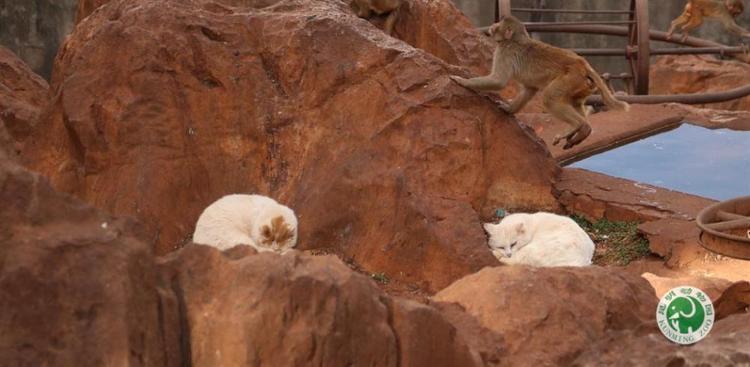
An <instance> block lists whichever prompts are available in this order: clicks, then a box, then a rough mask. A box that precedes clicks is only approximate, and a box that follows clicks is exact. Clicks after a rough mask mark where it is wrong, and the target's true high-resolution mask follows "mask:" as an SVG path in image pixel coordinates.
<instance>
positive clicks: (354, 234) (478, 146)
mask: <svg viewBox="0 0 750 367" xmlns="http://www.w3.org/2000/svg"><path fill="white" fill-rule="evenodd" d="M229 3H231V4H229V5H227V4H228V2H226V1H225V2H224V3H223V4H222V3H220V2H211V1H198V0H195V1H192V0H168V1H157V0H137V1H122V0H120V1H113V2H110V3H108V4H107V5H106V6H103V7H101V8H99V9H98V10H97V11H95V12H93V13H92V14H91V15H90V16H88V17H87V18H86V19H85V20H84V21H82V22H81V23H80V24H79V26H78V27H77V28H76V31H75V32H74V33H73V34H72V35H71V36H70V38H69V39H68V41H67V42H66V44H65V45H64V47H63V48H62V50H61V51H60V53H59V55H58V57H57V60H56V67H55V74H54V75H53V79H52V87H51V88H52V90H53V92H54V95H55V96H56V98H55V99H54V100H53V107H52V108H51V109H50V111H49V113H47V114H45V116H46V117H45V118H44V119H43V121H42V123H41V124H40V126H41V128H40V129H38V130H37V131H36V132H35V134H34V139H32V141H33V143H32V144H31V145H30V146H28V147H27V149H25V150H24V158H25V162H26V164H27V165H28V166H30V167H32V168H33V169H35V170H38V171H40V172H42V173H43V174H45V175H47V176H49V177H50V180H51V182H52V183H53V185H54V186H55V187H56V188H58V189H59V190H62V191H65V192H69V193H73V194H75V195H76V196H78V197H80V198H82V199H84V200H86V201H88V202H90V203H92V204H94V205H95V206H98V207H101V208H103V209H105V210H108V211H110V212H112V213H114V214H116V215H131V216H134V217H136V218H137V219H139V220H140V221H141V222H143V223H144V225H145V226H146V228H147V229H148V233H149V235H150V236H151V238H153V239H154V240H155V242H156V243H157V245H156V249H157V252H158V253H160V254H164V253H167V252H169V251H172V250H174V249H176V248H178V247H180V246H181V245H183V244H184V243H188V242H189V240H190V234H191V233H192V231H193V226H194V223H195V221H196V219H197V217H198V215H199V214H200V212H201V211H202V210H203V208H205V207H206V206H207V205H208V204H210V203H211V202H213V201H214V200H216V199H217V198H219V197H221V196H223V195H225V194H229V193H260V194H265V195H269V196H272V197H274V198H276V199H278V200H279V201H280V202H282V203H285V204H287V205H289V206H290V207H292V208H293V209H294V210H295V211H296V213H297V215H298V217H299V220H300V228H299V230H300V248H301V249H322V248H333V249H335V250H337V252H342V253H343V255H344V256H346V257H348V258H351V259H352V260H353V261H354V262H356V263H358V264H359V265H361V266H362V267H363V268H364V269H365V270H367V271H370V272H378V273H385V274H387V275H388V276H389V277H391V278H394V279H396V278H397V279H399V280H403V281H406V282H410V283H414V284H417V286H419V287H420V288H422V289H427V290H429V291H436V290H438V289H440V288H442V287H445V286H447V285H448V284H450V283H451V282H452V281H454V280H455V279H458V278H460V277H461V276H463V275H466V274H469V273H471V272H474V271H477V270H479V269H481V268H482V267H484V266H487V265H492V264H496V260H495V259H494V258H493V257H492V255H491V254H490V252H489V251H488V249H487V248H486V244H485V242H486V237H485V235H484V233H483V230H482V228H481V225H480V218H482V219H485V220H488V219H491V218H492V215H493V213H494V212H495V209H496V208H499V207H503V208H506V209H532V210H534V209H537V210H538V209H547V210H549V209H556V208H557V205H558V204H557V202H556V200H555V198H554V196H553V193H552V191H553V188H552V184H553V181H554V177H555V175H556V172H557V166H556V165H555V163H554V161H553V160H552V159H551V157H550V156H549V153H548V152H547V151H546V149H545V148H544V147H543V145H542V144H540V142H539V141H538V140H537V139H536V138H535V137H534V135H533V134H532V133H531V132H530V131H528V130H527V129H526V128H524V127H522V126H520V125H519V124H518V122H517V121H515V120H513V119H512V118H510V117H508V116H507V115H506V114H504V113H503V112H502V111H500V110H499V109H498V108H497V106H496V105H495V104H494V103H493V102H492V101H490V100H488V99H486V98H482V97H480V96H479V95H477V94H476V93H474V92H471V91H468V90H466V89H464V88H461V87H460V86H458V85H456V84H455V83H452V82H451V81H450V79H449V78H448V75H449V74H450V73H452V70H454V69H456V67H455V66H451V65H448V64H446V63H445V62H443V61H441V60H440V59H439V58H436V57H435V56H433V55H431V54H429V53H426V52H424V51H421V50H418V49H415V48H413V47H411V46H409V45H408V44H406V43H404V42H401V41H399V40H398V39H394V38H390V37H387V36H385V35H384V34H383V33H382V32H381V31H380V30H379V29H377V28H376V27H375V26H373V25H372V24H371V23H369V22H368V21H366V20H363V19H359V18H357V17H356V16H354V15H353V14H352V13H351V11H350V9H349V8H348V6H346V5H345V4H344V3H343V2H340V1H336V0H316V1H301V0H290V1H279V2H272V1H265V2H263V1H244V2H240V1H238V2H234V3H232V2H229ZM430 3H432V2H430ZM434 3H436V4H437V3H441V2H434ZM417 4H419V3H418V2H417ZM422 4H423V6H425V7H427V6H430V7H437V6H438V5H435V4H427V3H422ZM430 9H432V8H429V9H425V10H423V12H427V13H425V14H429V11H431V10H430ZM441 9H443V10H441V11H443V12H445V11H448V10H450V11H456V10H455V8H454V7H452V6H448V5H442V8H441ZM446 9H447V10H446ZM451 9H452V10H451ZM417 13H418V12H417V11H416V10H410V14H412V15H410V16H416V15H414V14H417ZM441 14H442V13H441ZM455 26H456V27H463V28H461V29H460V30H459V31H456V32H455V33H456V34H458V35H461V34H465V33H466V34H469V33H471V32H476V31H474V30H473V29H469V28H467V27H469V24H468V23H466V22H458V23H456V25H455ZM398 27H403V25H401V24H400V25H399V26H398ZM397 29H403V28H397ZM475 38H476V35H474V36H473V38H472V40H470V41H467V42H469V43H471V42H476V40H474V39H475ZM428 39H430V38H428ZM454 42H460V39H459V41H454ZM123 45H127V47H123ZM353 45H356V47H353ZM470 46H471V44H468V45H466V47H468V48H470ZM467 66H471V65H467Z"/></svg>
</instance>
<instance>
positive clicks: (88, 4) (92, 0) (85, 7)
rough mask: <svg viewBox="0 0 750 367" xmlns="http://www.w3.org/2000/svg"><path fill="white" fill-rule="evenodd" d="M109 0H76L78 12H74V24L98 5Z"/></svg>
mask: <svg viewBox="0 0 750 367" xmlns="http://www.w3.org/2000/svg"><path fill="white" fill-rule="evenodd" d="M108 2H110V0H78V12H77V13H76V24H78V23H80V22H81V21H82V20H83V19H84V18H86V17H87V16H89V14H91V13H93V12H94V10H96V9H97V8H99V7H100V6H102V5H104V4H106V3H108Z"/></svg>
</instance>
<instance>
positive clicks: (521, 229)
mask: <svg viewBox="0 0 750 367" xmlns="http://www.w3.org/2000/svg"><path fill="white" fill-rule="evenodd" d="M515 228H516V233H518V234H524V233H526V228H525V227H524V226H523V223H518V224H516V227H515Z"/></svg>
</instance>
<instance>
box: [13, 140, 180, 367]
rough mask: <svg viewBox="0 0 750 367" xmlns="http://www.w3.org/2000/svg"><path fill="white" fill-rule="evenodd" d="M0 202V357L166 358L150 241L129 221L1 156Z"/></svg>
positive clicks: (78, 360)
mask: <svg viewBox="0 0 750 367" xmlns="http://www.w3.org/2000/svg"><path fill="white" fill-rule="evenodd" d="M1 155H2V154H0V156H1ZM0 203H2V208H1V209H0V223H2V224H1V225H0V330H2V332H0V356H2V358H0V359H1V360H2V362H0V364H1V365H4V366H116V365H141V366H144V365H149V366H151V365H154V366H155V365H164V366H168V365H170V364H169V363H170V362H173V359H170V353H171V352H172V351H177V349H176V348H175V349H172V348H170V347H169V345H167V344H165V342H164V338H163V335H162V332H161V330H162V329H161V328H160V326H159V321H160V312H159V311H160V301H159V297H157V292H156V291H155V286H156V280H157V276H156V266H155V264H154V262H153V256H152V250H151V248H150V246H149V245H147V244H146V243H145V242H143V237H142V236H141V235H139V233H142V231H141V230H138V229H137V227H136V226H135V224H134V223H133V222H132V221H128V220H120V219H115V218H113V217H111V216H110V215H107V214H104V213H102V212H100V211H98V210H96V209H94V208H92V207H90V206H88V205H84V204H82V203H80V202H79V201H77V200H73V199H71V198H70V197H68V196H67V195H62V194H59V193H57V192H55V191H53V190H52V188H51V187H50V186H49V184H48V183H47V182H46V181H45V180H44V179H43V178H41V177H40V176H39V175H38V174H33V173H30V172H28V171H26V170H24V169H22V168H20V167H19V166H17V165H13V164H11V163H9V162H8V161H7V160H4V159H2V157H0ZM162 311H163V310H162ZM174 365H177V364H174Z"/></svg>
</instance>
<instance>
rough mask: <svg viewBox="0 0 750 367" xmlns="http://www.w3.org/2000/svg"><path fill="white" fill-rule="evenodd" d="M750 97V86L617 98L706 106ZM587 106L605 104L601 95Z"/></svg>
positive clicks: (588, 102)
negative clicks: (710, 91)
mask: <svg viewBox="0 0 750 367" xmlns="http://www.w3.org/2000/svg"><path fill="white" fill-rule="evenodd" d="M748 95H750V84H748V85H745V86H742V87H739V88H734V89H730V90H727V91H723V92H715V93H692V94H660V95H645V96H636V95H628V96H615V97H616V98H617V99H619V100H621V101H625V102H628V103H635V104H660V103H682V104H706V103H719V102H726V101H731V100H733V99H737V98H742V97H745V96H748ZM586 104H590V105H597V106H600V105H602V104H603V102H602V97H601V96H600V95H593V96H591V97H589V98H588V99H587V100H586Z"/></svg>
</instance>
